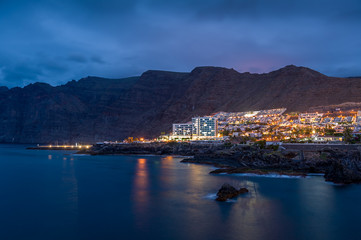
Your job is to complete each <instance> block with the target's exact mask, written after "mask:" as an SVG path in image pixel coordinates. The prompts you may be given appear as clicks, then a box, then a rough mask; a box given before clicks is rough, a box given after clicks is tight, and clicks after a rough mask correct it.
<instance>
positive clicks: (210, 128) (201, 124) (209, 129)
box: [192, 117, 218, 137]
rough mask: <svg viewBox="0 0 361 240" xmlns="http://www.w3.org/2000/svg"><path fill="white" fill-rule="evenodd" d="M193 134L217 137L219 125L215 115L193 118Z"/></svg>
mask: <svg viewBox="0 0 361 240" xmlns="http://www.w3.org/2000/svg"><path fill="white" fill-rule="evenodd" d="M192 124H193V129H194V132H193V136H195V137H217V133H218V125H217V119H216V118H214V117H194V118H192Z"/></svg>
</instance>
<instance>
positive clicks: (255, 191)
mask: <svg viewBox="0 0 361 240" xmlns="http://www.w3.org/2000/svg"><path fill="white" fill-rule="evenodd" d="M24 148H25V146H20V145H0V239H37V240H39V239H47V240H55V239H361V185H350V186H335V185H332V184H328V183H325V182H324V180H323V178H322V177H311V178H306V179H295V178H291V179H287V178H264V177H245V176H232V175H210V174H208V173H209V171H210V170H211V167H209V166H204V165H196V164H183V163H180V162H179V161H180V159H179V158H172V157H159V156H79V155H74V154H71V152H67V151H64V152H63V151H34V150H25V149H24ZM225 182H228V183H230V184H233V185H234V186H236V187H247V188H248V189H249V190H250V193H249V194H247V195H244V196H240V197H238V198H237V199H235V200H234V201H230V202H225V203H219V202H216V201H214V195H215V193H216V192H217V190H218V189H219V187H220V186H221V185H222V184H223V183H225Z"/></svg>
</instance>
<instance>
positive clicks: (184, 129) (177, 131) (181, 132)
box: [173, 123, 193, 137]
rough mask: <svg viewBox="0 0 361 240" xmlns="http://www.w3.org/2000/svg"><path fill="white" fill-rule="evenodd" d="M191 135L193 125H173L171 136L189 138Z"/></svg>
mask: <svg viewBox="0 0 361 240" xmlns="http://www.w3.org/2000/svg"><path fill="white" fill-rule="evenodd" d="M192 134H193V124H191V123H174V124H173V136H179V137H191V136H192Z"/></svg>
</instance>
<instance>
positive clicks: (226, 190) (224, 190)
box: [216, 183, 248, 202]
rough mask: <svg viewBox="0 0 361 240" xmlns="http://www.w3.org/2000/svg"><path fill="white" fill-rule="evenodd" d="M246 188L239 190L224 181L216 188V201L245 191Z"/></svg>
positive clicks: (225, 199)
mask: <svg viewBox="0 0 361 240" xmlns="http://www.w3.org/2000/svg"><path fill="white" fill-rule="evenodd" d="M247 192H248V189H247V188H241V189H239V190H237V189H235V188H234V187H233V186H231V185H229V184H228V183H225V184H223V185H222V187H221V188H220V189H219V190H218V193H217V199H216V200H217V201H221V202H224V201H227V200H228V199H229V198H234V197H237V196H238V195H239V194H243V193H247Z"/></svg>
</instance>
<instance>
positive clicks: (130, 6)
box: [0, 0, 361, 86]
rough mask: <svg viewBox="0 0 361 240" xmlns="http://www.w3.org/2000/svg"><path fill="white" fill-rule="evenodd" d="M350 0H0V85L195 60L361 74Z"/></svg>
mask: <svg viewBox="0 0 361 240" xmlns="http://www.w3.org/2000/svg"><path fill="white" fill-rule="evenodd" d="M359 26H361V3H360V2H359V1H356V0H349V1H330V0H327V1H326V0H319V1H311V0H303V1H289V0H273V1H270V0H243V1H242V0H238V1H236V0H207V1H206V0H183V1H169V0H168V1H165V0H129V1H119V0H108V1H106V0H63V1H57V0H37V1H35V0H34V1H29V0H23V1H20V0H18V1H17V0H13V1H9V0H0V33H1V36H0V39H1V40H0V43H1V44H0V85H7V86H23V85H25V84H28V83H30V82H34V81H44V82H49V83H51V84H53V85H55V84H60V83H64V82H66V81H69V80H71V79H79V78H81V77H84V76H88V75H98V76H104V77H125V76H131V75H139V74H141V73H142V72H143V71H146V70H148V69H164V70H175V71H190V70H192V68H194V67H195V66H199V65H215V66H224V67H229V68H231V67H232V68H235V69H237V70H238V71H251V72H267V71H270V70H274V69H277V68H280V67H282V66H284V65H288V64H296V65H303V66H307V67H311V68H314V69H316V70H318V71H321V72H323V73H325V74H328V75H333V76H351V75H361V67H360V65H359V63H360V62H361V40H360V39H361V31H359V28H360V27H359Z"/></svg>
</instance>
